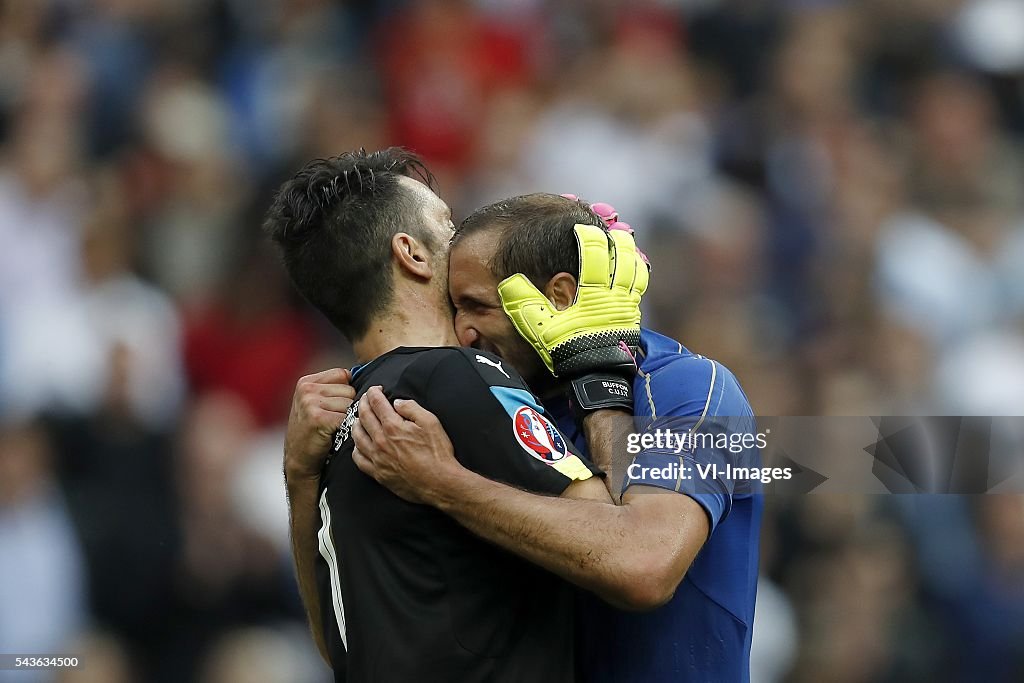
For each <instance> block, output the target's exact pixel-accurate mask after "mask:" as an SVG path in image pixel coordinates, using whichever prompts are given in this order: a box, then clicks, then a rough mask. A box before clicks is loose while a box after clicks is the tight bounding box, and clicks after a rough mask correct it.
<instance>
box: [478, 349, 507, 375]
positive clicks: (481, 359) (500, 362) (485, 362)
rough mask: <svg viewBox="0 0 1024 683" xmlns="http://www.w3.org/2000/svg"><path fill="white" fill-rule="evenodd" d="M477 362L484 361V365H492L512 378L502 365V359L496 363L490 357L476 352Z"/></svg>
mask: <svg viewBox="0 0 1024 683" xmlns="http://www.w3.org/2000/svg"><path fill="white" fill-rule="evenodd" d="M476 362H477V363H483V364H484V365H490V366H491V367H492V368H497V369H498V372H500V373H501V374H503V375H505V377H507V378H508V379H512V378H511V377H509V376H508V373H507V372H505V368H503V367H501V364H502V361H498V362H497V363H495V362H494V361H493V360H491V359H490V358H487V357H486V356H481V355H480V354H479V353H478V354H476Z"/></svg>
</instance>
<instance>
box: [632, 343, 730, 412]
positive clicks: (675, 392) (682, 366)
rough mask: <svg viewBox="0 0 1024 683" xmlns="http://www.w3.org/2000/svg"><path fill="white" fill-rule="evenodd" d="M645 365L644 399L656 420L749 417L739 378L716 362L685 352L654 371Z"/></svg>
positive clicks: (663, 361)
mask: <svg viewBox="0 0 1024 683" xmlns="http://www.w3.org/2000/svg"><path fill="white" fill-rule="evenodd" d="M645 365H646V364H641V367H640V370H641V375H640V380H641V381H642V382H643V383H644V387H643V389H644V390H643V392H641V393H640V397H641V399H643V398H646V399H647V403H648V406H646V407H647V409H648V411H649V412H650V414H651V415H654V416H659V417H661V416H669V415H677V416H688V415H734V416H739V415H747V414H749V413H750V404H749V402H748V401H747V397H746V394H745V393H744V392H743V389H742V387H741V386H740V383H739V380H738V379H737V378H736V375H735V374H733V372H732V371H731V370H730V369H729V368H727V367H726V366H725V365H723V364H722V363H720V362H719V361H716V360H714V359H713V358H707V357H706V356H701V355H698V354H694V353H690V352H688V351H686V350H685V349H684V352H683V353H678V354H676V355H674V356H672V357H663V358H662V359H661V362H659V363H658V364H657V365H655V366H654V367H647V368H645Z"/></svg>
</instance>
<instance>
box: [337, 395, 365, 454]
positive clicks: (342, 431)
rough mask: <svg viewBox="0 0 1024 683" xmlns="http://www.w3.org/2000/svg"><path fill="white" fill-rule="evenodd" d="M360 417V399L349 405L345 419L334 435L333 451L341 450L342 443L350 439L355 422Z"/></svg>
mask: <svg viewBox="0 0 1024 683" xmlns="http://www.w3.org/2000/svg"><path fill="white" fill-rule="evenodd" d="M357 417H359V401H356V402H354V403H353V404H352V405H350V406H349V408H348V410H346V411H345V419H344V420H342V421H341V425H340V426H339V427H338V431H337V433H335V435H334V448H332V449H331V450H332V452H334V453H337V452H338V451H339V450H341V445H342V444H343V443H345V441H347V440H348V437H349V436H350V435H351V434H352V425H353V424H355V421H356V418H357Z"/></svg>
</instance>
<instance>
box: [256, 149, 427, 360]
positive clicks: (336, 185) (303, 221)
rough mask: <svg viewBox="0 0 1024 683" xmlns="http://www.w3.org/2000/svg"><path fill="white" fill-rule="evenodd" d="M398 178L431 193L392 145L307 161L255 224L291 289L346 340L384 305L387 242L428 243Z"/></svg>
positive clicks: (415, 162) (408, 156)
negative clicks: (403, 237)
mask: <svg viewBox="0 0 1024 683" xmlns="http://www.w3.org/2000/svg"><path fill="white" fill-rule="evenodd" d="M402 176H407V177H412V178H415V179H417V180H421V181H422V182H423V183H424V184H425V185H427V186H428V187H430V188H431V189H434V177H433V175H432V174H431V173H430V171H429V170H428V169H427V167H426V166H425V165H424V163H423V161H422V160H421V159H420V158H419V157H418V156H416V155H415V154H413V153H412V152H409V151H406V150H404V149H402V148H400V147H391V148H389V149H385V150H382V151H379V152H373V153H367V152H366V150H362V149H361V150H358V151H355V152H346V153H344V154H340V155H338V156H335V157H331V158H329V159H314V160H313V161H310V162H309V163H308V164H306V165H305V166H304V167H303V168H302V169H301V170H300V171H299V172H298V173H296V174H295V175H294V176H293V177H292V178H291V179H290V180H288V181H286V182H285V183H284V184H283V185H282V186H281V188H280V189H279V190H278V191H277V193H276V194H275V195H274V199H273V202H272V204H271V206H270V209H269V210H268V212H267V216H266V219H265V220H264V223H263V228H264V231H265V232H266V234H267V235H268V236H269V237H270V238H271V239H272V240H273V241H274V242H275V243H276V244H277V245H278V247H279V248H280V251H281V255H282V260H283V261H284V266H285V270H287V271H288V276H289V277H290V278H291V280H292V283H293V284H294V285H295V287H296V289H298V291H299V292H300V293H301V294H302V296H303V297H305V299H306V300H307V301H309V302H310V303H311V304H312V305H313V306H315V307H316V308H317V309H318V310H319V311H320V312H321V313H323V314H324V316H325V317H326V318H327V319H328V320H329V321H330V322H331V323H332V324H333V325H334V326H335V327H336V328H338V329H339V330H340V331H341V332H342V333H343V334H345V336H346V337H348V338H349V339H350V340H358V339H360V338H362V337H363V336H364V335H365V334H366V331H367V329H368V328H369V324H370V321H371V319H372V318H373V316H374V315H376V314H378V313H380V312H381V311H383V310H384V309H385V308H386V306H387V305H388V303H389V302H390V301H391V296H392V293H393V289H394V286H393V282H392V277H391V268H390V267H389V264H390V259H391V238H392V237H393V236H394V235H395V234H396V233H398V232H403V231H404V232H408V233H409V234H412V235H414V236H415V237H419V238H422V239H426V240H430V236H429V235H428V233H427V231H426V230H425V229H423V228H422V222H423V219H422V217H421V216H420V214H419V207H418V206H417V205H416V203H415V202H414V200H413V199H412V197H410V196H409V193H408V191H407V190H403V188H402V186H401V185H400V184H399V182H398V181H399V179H400V178H401V177H402Z"/></svg>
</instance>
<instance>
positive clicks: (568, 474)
mask: <svg viewBox="0 0 1024 683" xmlns="http://www.w3.org/2000/svg"><path fill="white" fill-rule="evenodd" d="M423 395H424V396H425V397H427V399H426V400H427V403H428V405H427V406H425V407H427V408H428V409H429V410H430V411H431V412H433V413H434V414H435V415H436V416H437V418H438V420H440V422H441V424H442V425H443V426H444V428H445V431H446V432H447V434H448V438H449V439H451V441H452V444H453V445H454V447H455V457H456V458H457V459H458V460H459V461H460V462H461V463H462V464H463V465H464V466H466V467H467V468H469V469H471V470H473V471H475V472H477V473H479V474H481V475H483V476H485V477H487V478H488V479H494V480H497V481H502V482H505V483H507V484H510V485H512V486H516V487H518V488H523V489H527V490H531V491H537V492H542V493H549V494H555V495H558V494H561V493H562V492H563V491H564V490H565V489H566V488H567V487H568V486H569V484H571V483H572V482H573V481H576V480H584V479H589V478H590V477H592V476H594V475H595V474H599V475H600V474H602V473H601V471H600V470H599V469H598V468H597V467H596V466H594V465H593V464H592V463H590V462H589V461H587V460H586V459H585V458H583V457H582V456H581V454H580V453H579V452H578V451H577V450H576V447H575V446H574V445H573V444H572V442H571V441H570V440H569V439H567V438H566V437H565V436H564V435H563V434H562V433H561V432H559V430H558V428H557V427H556V426H555V423H554V421H553V420H552V419H551V418H550V416H548V415H547V414H546V413H545V411H544V408H543V406H542V405H541V403H540V401H538V400H537V398H536V397H535V396H534V395H533V394H532V393H531V392H530V390H529V389H528V388H527V387H526V384H525V383H524V382H523V380H522V379H521V378H520V377H519V375H518V374H517V373H516V372H515V370H513V369H512V368H511V367H509V366H508V364H507V363H505V362H504V361H502V360H501V359H500V358H498V357H497V356H494V355H492V354H487V353H482V352H477V351H475V350H473V349H457V350H456V349H453V350H451V351H449V352H448V353H445V354H444V356H443V357H442V358H441V360H440V361H439V362H438V363H437V365H436V366H435V367H434V368H433V370H432V372H431V373H430V375H429V377H428V380H427V385H426V387H425V390H424V394H423Z"/></svg>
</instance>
